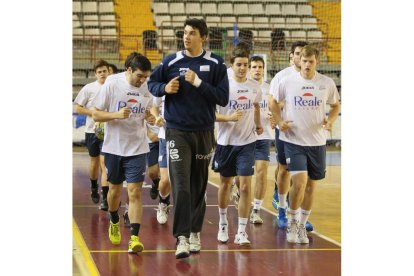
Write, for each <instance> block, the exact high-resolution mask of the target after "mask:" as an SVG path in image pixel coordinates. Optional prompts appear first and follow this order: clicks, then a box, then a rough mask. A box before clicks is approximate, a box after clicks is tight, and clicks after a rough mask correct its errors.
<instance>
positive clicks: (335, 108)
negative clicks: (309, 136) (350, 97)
mask: <svg viewBox="0 0 414 276" xmlns="http://www.w3.org/2000/svg"><path fill="white" fill-rule="evenodd" d="M330 106H331V109H330V110H329V115H328V118H327V119H325V122H324V128H325V129H326V130H332V126H333V124H334V123H335V121H336V119H337V118H338V115H339V112H340V110H341V106H340V104H339V101H337V102H336V103H334V104H331V105H330Z"/></svg>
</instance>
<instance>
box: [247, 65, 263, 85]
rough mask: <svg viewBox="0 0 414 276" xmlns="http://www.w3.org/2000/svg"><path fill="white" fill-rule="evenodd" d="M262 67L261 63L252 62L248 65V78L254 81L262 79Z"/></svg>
mask: <svg viewBox="0 0 414 276" xmlns="http://www.w3.org/2000/svg"><path fill="white" fill-rule="evenodd" d="M263 72H264V66H263V62H261V61H252V62H251V63H250V77H251V78H252V79H254V80H256V81H260V80H261V79H262V78H263Z"/></svg>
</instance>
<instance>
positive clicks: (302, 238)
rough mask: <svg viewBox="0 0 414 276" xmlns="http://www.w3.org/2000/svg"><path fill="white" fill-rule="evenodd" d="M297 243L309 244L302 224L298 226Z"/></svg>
mask: <svg viewBox="0 0 414 276" xmlns="http://www.w3.org/2000/svg"><path fill="white" fill-rule="evenodd" d="M297 243H305V244H306V243H309V239H308V235H307V233H306V228H305V226H304V225H303V224H299V230H298V241H297Z"/></svg>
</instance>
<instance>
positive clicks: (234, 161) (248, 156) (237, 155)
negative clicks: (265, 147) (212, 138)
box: [212, 142, 256, 177]
mask: <svg viewBox="0 0 414 276" xmlns="http://www.w3.org/2000/svg"><path fill="white" fill-rule="evenodd" d="M255 147H256V142H253V143H250V144H247V145H243V146H221V145H217V147H216V152H215V153H214V158H213V165H212V169H213V170H214V171H215V172H219V173H220V175H222V176H224V177H231V176H236V175H239V176H250V175H253V174H254V162H255V160H254V152H255Z"/></svg>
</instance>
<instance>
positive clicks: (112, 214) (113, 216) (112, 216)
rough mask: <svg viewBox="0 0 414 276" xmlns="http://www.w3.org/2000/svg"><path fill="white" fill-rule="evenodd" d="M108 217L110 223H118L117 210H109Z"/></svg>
mask: <svg viewBox="0 0 414 276" xmlns="http://www.w3.org/2000/svg"><path fill="white" fill-rule="evenodd" d="M109 219H110V220H111V221H112V223H118V222H119V215H118V211H115V212H109Z"/></svg>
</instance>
